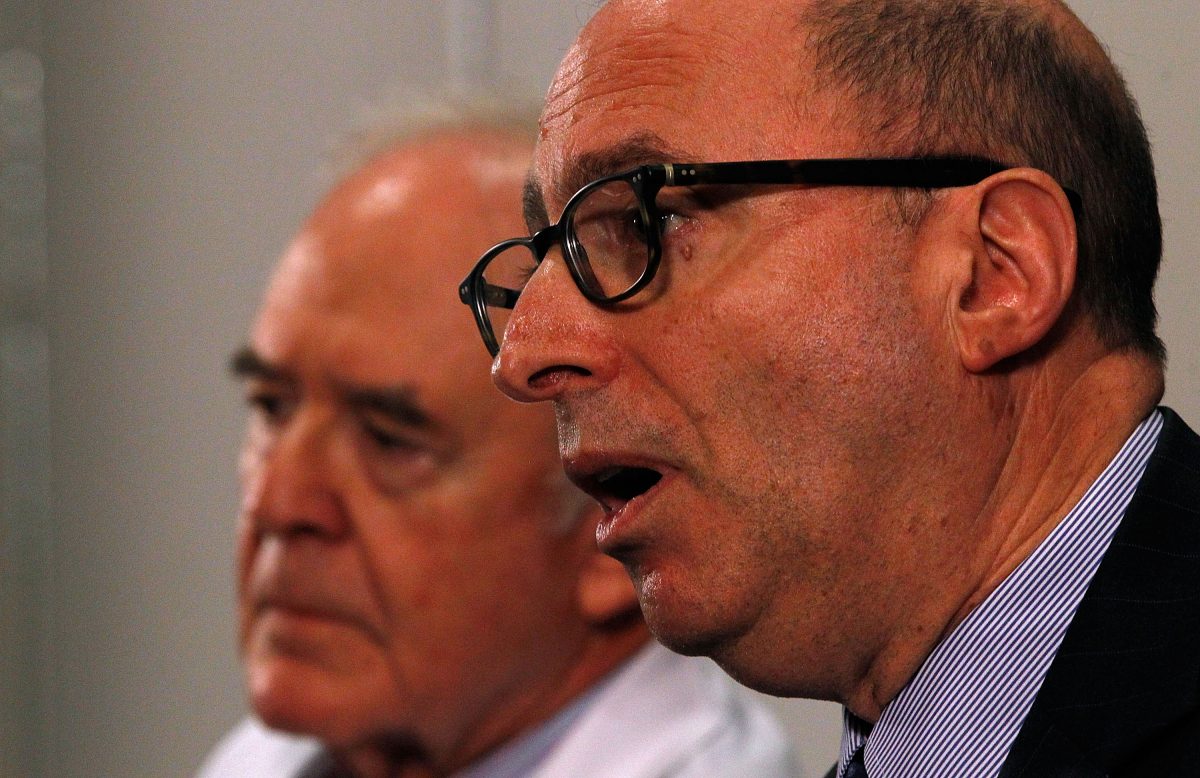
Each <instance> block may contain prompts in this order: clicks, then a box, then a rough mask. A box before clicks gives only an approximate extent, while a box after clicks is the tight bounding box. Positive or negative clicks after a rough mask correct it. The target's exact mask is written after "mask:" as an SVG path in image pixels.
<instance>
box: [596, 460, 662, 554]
mask: <svg viewBox="0 0 1200 778" xmlns="http://www.w3.org/2000/svg"><path fill="white" fill-rule="evenodd" d="M667 480H668V476H667V475H666V474H665V473H664V474H663V476H662V478H660V479H659V480H658V483H656V484H654V486H652V487H650V489H649V490H647V491H645V492H643V493H641V494H639V495H638V496H637V497H634V498H633V499H632V500H630V501H629V502H627V503H625V504H624V505H622V506H621V507H620V508H618V509H617V510H615V511H612V512H611V513H610V512H608V511H605V513H604V517H603V518H602V519H600V523H599V525H598V526H597V527H596V542H597V545H598V546H599V548H600V550H601V551H603V552H604V553H606V554H610V553H614V552H618V551H619V550H621V549H622V547H627V546H630V545H633V544H634V543H635V540H634V538H633V535H634V531H635V527H636V525H637V522H638V519H639V517H641V516H643V515H644V514H645V512H646V509H647V506H648V505H649V503H650V501H651V500H652V499H654V497H655V496H656V495H657V494H658V492H659V491H660V490H661V489H662V488H663V486H664V485H665V484H666V483H667Z"/></svg>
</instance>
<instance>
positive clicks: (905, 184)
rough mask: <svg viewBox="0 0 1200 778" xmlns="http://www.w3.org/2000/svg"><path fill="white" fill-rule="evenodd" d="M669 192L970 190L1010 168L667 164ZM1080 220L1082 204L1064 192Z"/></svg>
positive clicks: (910, 160)
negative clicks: (776, 187) (731, 188)
mask: <svg viewBox="0 0 1200 778" xmlns="http://www.w3.org/2000/svg"><path fill="white" fill-rule="evenodd" d="M663 167H664V168H665V171H664V173H665V178H666V181H665V183H666V185H667V186H689V185H693V184H813V185H818V186H882V187H897V188H913V189H941V188H944V187H956V186H970V185H972V184H977V183H979V182H980V181H982V180H983V179H985V178H987V177H988V176H993V175H995V174H996V173H1000V172H1002V171H1004V170H1008V169H1009V166H1008V165H1003V164H1001V163H999V162H996V161H994V160H990V159H984V158H982V157H897V158H870V159H805V160H763V161H756V162H708V163H695V164H693V163H683V164H666V165H664V166H663ZM1063 191H1064V192H1065V193H1066V196H1067V199H1068V200H1069V201H1070V203H1071V208H1072V209H1073V210H1074V211H1075V213H1076V216H1078V215H1079V213H1080V211H1081V207H1082V203H1083V201H1082V198H1080V196H1079V194H1078V193H1076V192H1075V191H1074V190H1072V189H1069V188H1066V187H1064V188H1063Z"/></svg>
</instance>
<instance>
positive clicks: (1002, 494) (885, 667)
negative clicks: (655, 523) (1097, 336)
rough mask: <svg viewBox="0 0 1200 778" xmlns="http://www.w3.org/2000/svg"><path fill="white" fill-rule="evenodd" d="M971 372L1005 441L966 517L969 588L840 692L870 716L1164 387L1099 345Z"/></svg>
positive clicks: (1080, 487)
mask: <svg viewBox="0 0 1200 778" xmlns="http://www.w3.org/2000/svg"><path fill="white" fill-rule="evenodd" d="M973 380H977V381H978V382H979V387H978V389H979V391H978V393H977V394H978V401H979V402H980V403H981V407H983V408H985V409H986V411H987V412H988V413H990V414H991V416H992V420H993V421H994V424H995V430H996V435H995V436H994V441H999V442H1000V443H1001V445H1000V446H999V448H998V450H995V451H993V452H989V453H988V454H987V455H986V456H988V457H990V458H991V462H990V463H985V467H986V468H987V469H989V470H993V471H994V472H996V473H998V475H997V477H995V478H994V479H993V480H992V483H991V487H990V489H989V490H988V491H987V498H986V500H985V501H984V502H983V507H982V510H980V511H979V512H978V514H977V515H976V516H974V517H971V518H972V519H973V529H972V533H973V534H974V535H975V537H974V539H973V540H974V544H975V549H977V553H974V554H972V558H973V559H974V562H972V564H973V567H972V573H971V575H970V577H969V578H968V579H967V581H966V586H965V587H958V590H957V591H954V592H946V593H944V594H945V595H948V597H949V599H946V600H945V601H944V602H941V603H939V605H938V612H940V613H943V614H949V618H948V619H947V620H945V622H944V627H943V628H942V629H941V630H940V632H939V631H936V630H935V631H933V632H932V633H931V634H929V633H922V632H917V634H915V635H913V634H900V635H896V636H893V637H892V639H891V640H890V641H889V642H887V643H885V645H884V646H883V648H882V650H880V651H877V652H876V654H875V656H874V657H873V658H872V659H871V661H870V662H869V663H868V665H867V669H866V672H865V674H864V675H863V676H862V677H861V678H860V680H859V682H858V683H857V684H856V685H854V686H853V687H852V688H851V689H849V693H848V694H846V695H845V696H844V698H843V700H842V702H843V703H844V704H845V705H846V707H847V708H849V710H850V711H852V712H853V713H854V714H856V715H857V716H859V717H860V718H862V719H863V720H865V721H868V722H872V723H873V722H876V721H878V719H879V717H880V715H881V714H882V711H883V708H884V707H885V706H886V705H887V704H888V703H889V702H890V701H891V700H893V699H894V698H895V697H896V695H898V694H899V693H900V691H901V690H902V689H903V688H904V686H905V685H906V684H907V683H908V682H909V681H910V680H911V679H912V677H913V676H914V675H915V674H916V672H917V670H918V669H919V668H920V666H921V664H922V663H923V662H924V661H925V659H926V658H927V657H928V656H929V654H930V653H932V651H933V649H934V648H935V647H936V646H937V644H938V643H939V642H940V641H941V640H942V639H943V638H945V637H946V636H947V635H949V633H950V632H951V631H952V630H953V629H954V628H955V627H956V626H958V624H960V623H961V622H962V621H963V619H965V618H966V617H967V615H968V614H969V613H970V612H971V611H972V610H973V609H974V608H975V607H976V606H978V605H979V604H980V603H981V602H982V601H983V600H984V599H985V598H986V597H987V596H988V595H989V594H990V593H991V592H992V591H994V590H995V589H996V587H997V586H999V585H1000V583H1001V582H1002V581H1003V580H1004V579H1005V577H1007V576H1008V574H1009V573H1011V572H1012V571H1013V570H1014V569H1015V568H1016V567H1017V566H1018V565H1019V564H1020V563H1021V562H1022V561H1023V560H1024V559H1025V558H1026V557H1027V556H1029V554H1030V553H1031V552H1032V551H1033V550H1034V549H1035V548H1036V547H1037V546H1038V544H1040V543H1041V542H1042V541H1043V540H1044V539H1045V538H1046V537H1047V536H1048V535H1049V534H1050V532H1051V531H1052V530H1053V529H1054V528H1055V527H1056V526H1058V524H1059V522H1061V521H1062V519H1063V518H1064V517H1065V516H1066V515H1067V513H1068V512H1069V511H1070V510H1071V509H1072V508H1073V507H1074V506H1075V505H1076V503H1078V502H1079V500H1080V499H1081V498H1082V497H1083V494H1084V492H1085V491H1086V490H1087V489H1088V488H1089V487H1090V486H1091V484H1092V483H1093V482H1094V481H1095V480H1096V478H1098V477H1099V475H1100V473H1101V472H1103V470H1104V468H1105V467H1107V466H1108V464H1109V463H1110V462H1111V461H1112V459H1113V457H1114V456H1115V455H1116V453H1117V452H1118V451H1119V450H1120V448H1121V446H1122V445H1124V443H1125V441H1126V440H1127V439H1128V438H1129V436H1130V435H1131V434H1132V433H1133V431H1134V429H1136V428H1137V426H1138V424H1140V423H1141V422H1142V420H1143V419H1145V418H1146V416H1147V415H1149V413H1150V412H1151V411H1152V410H1153V409H1154V407H1155V405H1156V404H1157V403H1158V402H1159V400H1160V399H1161V397H1162V392H1163V372H1162V368H1161V366H1160V365H1159V364H1158V363H1157V362H1156V361H1155V360H1153V359H1151V358H1149V357H1147V356H1145V355H1142V354H1139V353H1133V352H1128V351H1126V352H1105V351H1103V350H1101V349H1099V348H1098V347H1096V348H1086V347H1085V348H1075V349H1074V350H1073V352H1072V351H1071V350H1070V349H1068V350H1067V351H1066V353H1061V354H1060V353H1056V355H1055V356H1054V357H1052V358H1051V359H1047V360H1044V361H1040V362H1037V363H1033V364H1028V365H1023V366H1021V367H1018V368H1016V369H1015V370H1013V371H1012V372H1010V373H1006V374H1004V375H988V376H979V377H976V378H975V379H973ZM984 447H985V446H981V448H984ZM964 556H966V555H965V554H964ZM931 583H933V582H931ZM939 596H941V595H940V594H939ZM923 635H925V637H922V636H923Z"/></svg>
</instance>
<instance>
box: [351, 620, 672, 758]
mask: <svg viewBox="0 0 1200 778" xmlns="http://www.w3.org/2000/svg"><path fill="white" fill-rule="evenodd" d="M648 639H649V632H648V631H647V629H646V626H645V624H644V623H643V622H642V621H641V619H640V618H639V619H636V620H629V621H627V622H622V623H621V624H619V625H608V626H605V627H603V628H600V629H596V630H595V631H594V633H593V635H592V638H591V639H590V640H588V641H587V642H585V644H584V645H583V646H582V647H581V648H580V651H579V653H578V654H577V655H576V656H575V657H574V660H573V662H572V663H571V665H570V667H569V668H567V669H566V670H565V672H563V673H561V674H553V676H554V677H552V678H551V677H544V678H542V679H540V680H538V681H533V682H531V683H530V684H529V685H528V686H527V687H526V688H524V689H522V690H521V691H520V692H519V693H518V694H517V695H516V696H515V698H514V699H510V700H508V701H506V702H505V703H504V705H503V707H504V711H503V712H502V713H500V714H498V715H497V714H496V711H491V712H489V718H488V719H487V720H486V721H483V722H478V723H477V724H476V725H474V726H470V727H468V728H467V729H468V731H467V732H466V733H465V736H464V737H462V738H461V739H459V740H458V742H456V743H453V744H452V745H450V746H449V747H447V748H445V749H441V750H440V752H439V751H435V750H433V749H426V750H421V749H415V748H412V747H404V748H397V747H395V743H396V742H397V741H396V739H395V738H392V737H383V738H375V739H373V740H371V741H369V742H365V743H359V744H356V745H354V746H353V747H350V748H346V749H342V750H339V751H337V752H335V753H334V754H333V756H334V759H335V760H336V762H337V764H338V765H339V767H340V768H341V769H342V770H343V771H344V773H345V774H346V775H348V776H353V778H442V777H443V776H448V775H453V774H454V773H456V772H458V771H460V770H462V769H465V768H466V767H469V766H470V765H472V764H474V763H476V762H478V761H479V760H481V759H483V758H485V757H486V756H488V755H489V754H490V753H492V752H493V751H495V750H496V749H499V748H501V747H502V746H504V745H507V744H508V743H510V742H512V741H514V740H516V739H517V738H519V737H521V736H522V735H525V734H527V733H528V732H531V731H533V730H534V729H536V728H537V727H538V726H540V725H541V724H543V723H544V722H546V721H549V720H550V719H551V718H552V717H553V716H554V715H555V714H556V713H558V712H559V711H560V710H562V709H563V708H565V707H566V706H567V705H568V704H570V703H571V702H572V701H573V700H575V699H576V698H577V697H578V696H580V695H581V694H583V693H584V692H586V691H587V690H588V689H590V688H591V687H592V686H594V685H595V684H596V683H598V682H599V681H600V680H601V679H602V678H603V677H604V676H606V675H608V674H609V673H610V672H612V671H613V670H615V669H616V668H617V667H619V666H620V665H621V664H623V663H624V662H625V661H626V660H627V659H628V658H629V657H630V656H632V655H633V654H634V653H636V652H637V651H638V650H639V649H640V648H641V647H642V646H643V645H645V643H646V642H647V640H648ZM447 693H448V694H454V693H455V692H454V690H449V691H448V692H447Z"/></svg>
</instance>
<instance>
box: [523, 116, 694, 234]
mask: <svg viewBox="0 0 1200 778" xmlns="http://www.w3.org/2000/svg"><path fill="white" fill-rule="evenodd" d="M688 159H690V155H689V154H687V153H685V152H683V151H681V150H679V149H676V148H674V147H672V146H671V145H670V144H669V143H667V142H666V141H665V140H663V138H662V137H661V136H659V135H658V134H656V133H653V132H649V131H644V132H639V133H636V134H634V135H631V136H630V137H628V138H626V139H624V140H622V141H620V142H619V143H615V144H613V145H612V146H608V147H606V148H603V149H597V150H595V151H589V152H586V153H584V154H580V155H579V157H578V158H577V159H575V160H573V161H572V162H571V163H570V164H569V165H568V166H567V168H566V172H565V174H564V175H563V177H562V180H561V181H560V182H558V185H557V190H558V191H557V194H558V199H560V200H561V201H563V202H566V201H567V200H568V199H570V197H571V196H572V195H574V194H575V193H576V192H578V191H579V190H580V189H582V188H583V187H585V186H587V185H588V184H590V183H591V182H592V181H595V180H596V179H598V178H603V177H604V176H607V175H611V174H613V173H619V172H621V171H622V170H628V169H629V168H632V167H637V166H638V165H651V164H657V163H662V162H681V161H684V160H688ZM522 202H523V205H524V211H525V221H526V223H527V224H528V225H529V227H530V230H531V231H533V230H534V228H537V227H544V226H546V225H548V224H549V223H550V216H549V214H548V213H547V209H546V200H545V195H544V192H543V187H542V184H541V182H540V181H539V180H538V178H537V175H536V174H535V173H534V172H533V171H532V170H531V171H530V172H529V176H528V178H526V179H525V190H524V192H523V194H522Z"/></svg>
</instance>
